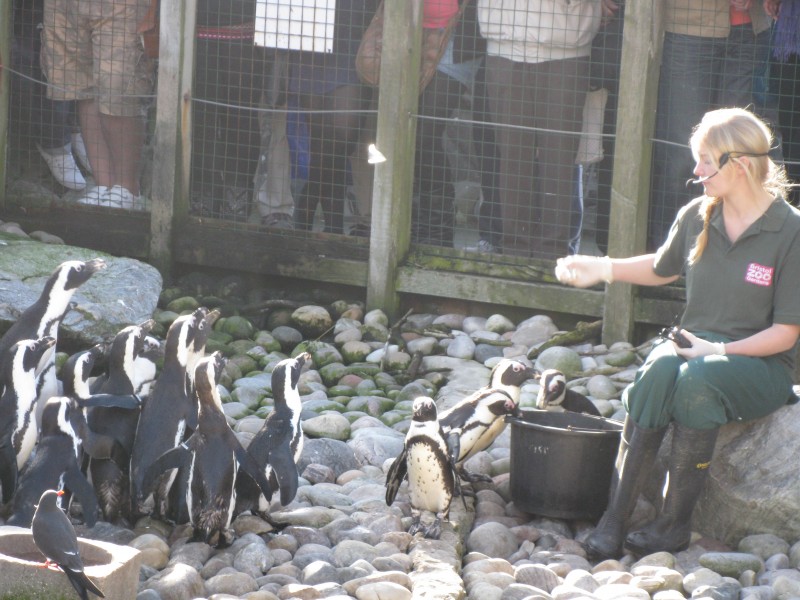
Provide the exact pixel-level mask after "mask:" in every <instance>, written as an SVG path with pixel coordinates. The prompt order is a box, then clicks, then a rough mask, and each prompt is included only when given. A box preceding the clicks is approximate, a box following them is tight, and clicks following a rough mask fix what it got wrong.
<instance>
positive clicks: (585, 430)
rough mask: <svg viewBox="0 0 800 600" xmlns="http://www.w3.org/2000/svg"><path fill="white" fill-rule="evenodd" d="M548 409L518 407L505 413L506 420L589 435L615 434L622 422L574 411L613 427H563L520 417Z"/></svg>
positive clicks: (541, 412) (515, 423)
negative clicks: (514, 412)
mask: <svg viewBox="0 0 800 600" xmlns="http://www.w3.org/2000/svg"><path fill="white" fill-rule="evenodd" d="M548 412H550V411H547V410H542V409H539V408H526V409H520V411H519V413H518V414H516V415H506V422H507V423H511V424H512V425H521V426H524V427H530V428H532V429H544V430H546V431H554V432H575V433H586V434H590V435H609V434H611V435H616V434H618V433H620V432H621V431H622V428H623V423H622V421H617V420H616V419H609V418H608V417H598V416H596V415H587V414H584V413H575V414H579V415H580V417H581V418H586V419H590V420H594V421H601V422H603V423H606V424H612V425H614V427H611V428H604V429H595V428H591V427H581V426H579V425H566V426H563V427H556V426H554V425H544V424H542V423H532V422H530V421H526V420H524V419H522V418H521V417H522V414H523V413H530V414H544V413H548ZM551 414H561V413H551Z"/></svg>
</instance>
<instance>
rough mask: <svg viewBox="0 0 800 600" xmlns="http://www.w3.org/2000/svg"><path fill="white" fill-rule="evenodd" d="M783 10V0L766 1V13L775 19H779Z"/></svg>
mask: <svg viewBox="0 0 800 600" xmlns="http://www.w3.org/2000/svg"><path fill="white" fill-rule="evenodd" d="M780 9H781V0H764V12H765V13H767V14H768V15H769V16H770V17H772V18H773V19H777V18H778V13H779V12H780Z"/></svg>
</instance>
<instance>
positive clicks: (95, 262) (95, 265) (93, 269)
mask: <svg viewBox="0 0 800 600" xmlns="http://www.w3.org/2000/svg"><path fill="white" fill-rule="evenodd" d="M85 264H86V269H87V270H88V271H89V272H90V273H97V272H98V271H102V270H103V269H105V268H106V267H108V265H107V264H106V261H104V260H103V259H102V258H93V259H92V260H87V261H86V263H85Z"/></svg>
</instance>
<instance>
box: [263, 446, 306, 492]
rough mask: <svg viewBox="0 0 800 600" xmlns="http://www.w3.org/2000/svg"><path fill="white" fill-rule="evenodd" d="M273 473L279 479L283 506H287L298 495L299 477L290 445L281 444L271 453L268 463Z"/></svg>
mask: <svg viewBox="0 0 800 600" xmlns="http://www.w3.org/2000/svg"><path fill="white" fill-rule="evenodd" d="M267 462H269V464H270V466H271V467H272V472H273V473H274V474H275V477H276V478H277V479H278V488H280V491H281V505H282V506H287V505H288V504H290V503H291V501H292V500H294V497H295V495H297V486H298V483H299V479H300V478H299V477H298V475H297V465H296V464H295V462H294V455H293V454H292V449H291V447H290V446H289V444H281V445H279V446H278V447H277V448H276V449H274V450H272V452H270V453H269V459H268V461H267Z"/></svg>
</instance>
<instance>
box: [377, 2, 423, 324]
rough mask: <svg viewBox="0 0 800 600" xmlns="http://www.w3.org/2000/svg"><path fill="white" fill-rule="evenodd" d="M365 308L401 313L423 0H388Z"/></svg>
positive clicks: (385, 18)
mask: <svg viewBox="0 0 800 600" xmlns="http://www.w3.org/2000/svg"><path fill="white" fill-rule="evenodd" d="M384 10H385V13H384V28H383V51H382V55H381V77H380V79H381V84H380V92H379V94H380V96H379V98H378V128H377V138H376V146H377V147H378V148H379V149H380V151H381V152H382V153H383V155H384V156H385V157H386V162H383V163H380V164H377V165H375V178H374V183H373V194H372V198H373V199H372V224H371V227H372V235H371V239H370V258H369V283H368V287H367V308H368V309H373V308H381V309H383V310H384V311H385V312H386V313H387V314H389V315H390V317H392V318H394V317H397V316H399V315H398V314H397V313H398V311H399V307H400V299H399V297H398V295H397V290H396V289H395V279H396V275H397V270H398V267H399V264H400V262H401V261H402V260H403V259H404V257H405V254H406V252H407V251H408V247H409V240H410V235H411V193H412V188H413V183H414V145H415V139H416V120H415V119H414V118H412V116H411V115H412V114H413V113H415V112H416V109H417V103H418V95H419V94H418V92H419V63H420V49H419V47H420V37H421V31H422V29H421V27H422V0H385V6H384Z"/></svg>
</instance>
